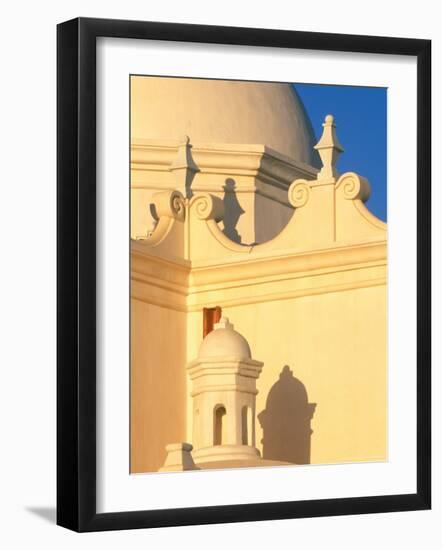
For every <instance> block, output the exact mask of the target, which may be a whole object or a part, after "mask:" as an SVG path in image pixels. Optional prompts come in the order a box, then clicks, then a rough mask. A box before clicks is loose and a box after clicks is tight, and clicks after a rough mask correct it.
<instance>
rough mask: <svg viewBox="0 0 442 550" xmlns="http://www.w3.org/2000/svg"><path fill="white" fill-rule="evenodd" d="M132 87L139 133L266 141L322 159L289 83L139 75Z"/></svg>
mask: <svg viewBox="0 0 442 550" xmlns="http://www.w3.org/2000/svg"><path fill="white" fill-rule="evenodd" d="M131 90H132V93H131V97H132V99H131V129H132V137H133V138H135V139H154V140H181V138H182V136H183V135H188V136H189V137H190V139H191V141H192V143H193V144H195V143H198V144H207V143H234V144H255V145H256V144H262V145H267V146H268V147H270V148H272V149H274V150H276V151H278V152H279V153H282V154H284V155H287V156H289V157H290V158H291V159H293V160H294V161H301V162H304V163H307V164H309V165H313V166H316V165H317V164H318V158H317V153H316V151H314V149H313V146H314V144H315V141H316V140H315V137H314V133H313V129H312V125H311V122H310V120H309V118H308V116H307V114H306V111H305V109H304V106H303V104H302V101H301V99H300V97H299V96H298V94H297V93H296V91H295V90H294V88H293V86H291V85H290V84H285V83H278V82H248V81H239V80H237V81H235V80H210V79H204V78H170V77H161V78H158V77H148V76H143V77H141V76H137V77H133V78H132V80H131Z"/></svg>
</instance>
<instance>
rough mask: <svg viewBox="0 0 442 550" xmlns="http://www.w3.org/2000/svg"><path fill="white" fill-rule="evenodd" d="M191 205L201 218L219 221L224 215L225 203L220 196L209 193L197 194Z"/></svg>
mask: <svg viewBox="0 0 442 550" xmlns="http://www.w3.org/2000/svg"><path fill="white" fill-rule="evenodd" d="M190 204H191V207H193V208H194V209H195V214H196V216H197V217H198V218H199V219H200V220H215V221H216V222H219V221H221V220H222V219H223V217H224V203H223V201H222V200H221V199H220V198H219V197H215V196H214V195H211V194H209V193H204V194H201V195H196V196H195V197H194V198H193V199H192V200H191V203H190Z"/></svg>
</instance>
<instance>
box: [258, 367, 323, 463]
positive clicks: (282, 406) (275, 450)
mask: <svg viewBox="0 0 442 550" xmlns="http://www.w3.org/2000/svg"><path fill="white" fill-rule="evenodd" d="M315 409H316V403H309V402H308V396H307V390H306V388H305V386H304V384H303V383H302V382H301V381H300V380H299V379H298V378H296V377H295V376H293V372H292V371H291V370H290V368H289V366H288V365H285V366H284V368H283V369H282V371H281V373H280V375H279V380H278V381H277V382H275V384H273V386H272V388H271V390H270V392H269V394H268V397H267V401H266V408H265V409H264V410H263V411H262V412H260V413H259V414H258V420H259V422H260V424H261V427H262V430H263V439H262V444H263V458H264V459H268V460H280V461H283V462H291V463H294V464H310V449H311V436H312V433H313V432H312V429H311V419H312V418H313V414H314V412H315Z"/></svg>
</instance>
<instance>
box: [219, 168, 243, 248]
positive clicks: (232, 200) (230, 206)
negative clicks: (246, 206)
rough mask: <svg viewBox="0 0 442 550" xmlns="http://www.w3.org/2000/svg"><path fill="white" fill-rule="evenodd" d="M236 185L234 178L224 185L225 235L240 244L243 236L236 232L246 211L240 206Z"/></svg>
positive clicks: (228, 179) (227, 180)
mask: <svg viewBox="0 0 442 550" xmlns="http://www.w3.org/2000/svg"><path fill="white" fill-rule="evenodd" d="M235 187H236V183H235V180H233V179H232V178H227V179H226V182H225V185H224V197H223V203H224V220H223V222H224V229H223V233H224V235H225V236H226V237H229V239H230V240H232V241H234V242H236V243H240V242H241V235H240V234H239V233H238V231H237V230H236V226H237V224H238V221H239V218H240V217H241V216H242V214H244V210H243V209H242V208H241V205H240V204H239V201H238V198H237V196H236V192H235Z"/></svg>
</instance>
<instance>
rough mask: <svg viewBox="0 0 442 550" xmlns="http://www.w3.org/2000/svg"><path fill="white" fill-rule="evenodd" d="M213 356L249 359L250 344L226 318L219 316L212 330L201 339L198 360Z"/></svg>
mask: <svg viewBox="0 0 442 550" xmlns="http://www.w3.org/2000/svg"><path fill="white" fill-rule="evenodd" d="M214 357H235V358H236V359H240V360H246V359H251V357H252V354H251V352H250V346H249V344H248V343H247V340H246V339H245V338H244V336H242V335H241V334H240V333H239V332H236V330H233V325H232V324H231V323H230V322H229V320H228V319H227V318H224V317H223V318H221V319H220V321H219V323H216V324H215V326H214V328H213V330H212V332H209V334H208V335H207V336H206V337H205V338H204V340H203V341H202V344H201V347H200V351H199V356H198V359H199V360H203V359H208V358H214Z"/></svg>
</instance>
